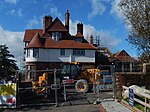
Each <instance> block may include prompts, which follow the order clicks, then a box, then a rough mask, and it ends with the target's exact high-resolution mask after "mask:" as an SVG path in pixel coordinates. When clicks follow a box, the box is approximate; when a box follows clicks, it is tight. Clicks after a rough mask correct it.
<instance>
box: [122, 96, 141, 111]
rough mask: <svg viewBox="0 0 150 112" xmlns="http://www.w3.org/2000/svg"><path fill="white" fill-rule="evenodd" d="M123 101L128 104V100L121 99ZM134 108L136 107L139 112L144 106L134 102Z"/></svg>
mask: <svg viewBox="0 0 150 112" xmlns="http://www.w3.org/2000/svg"><path fill="white" fill-rule="evenodd" d="M123 100H124V101H126V102H127V103H128V102H129V99H128V98H126V99H123ZM134 107H136V108H137V109H139V110H141V111H144V106H143V105H141V104H139V103H137V102H134Z"/></svg>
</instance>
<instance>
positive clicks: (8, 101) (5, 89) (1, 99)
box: [0, 83, 16, 108]
mask: <svg viewBox="0 0 150 112" xmlns="http://www.w3.org/2000/svg"><path fill="white" fill-rule="evenodd" d="M0 106H2V107H4V108H5V107H6V108H15V107H16V83H9V84H0Z"/></svg>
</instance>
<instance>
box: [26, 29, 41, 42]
mask: <svg viewBox="0 0 150 112" xmlns="http://www.w3.org/2000/svg"><path fill="white" fill-rule="evenodd" d="M36 33H39V35H40V36H42V34H43V30H42V29H27V30H25V34H24V39H23V42H29V41H31V40H32V38H33V37H34V35H35V34H36Z"/></svg>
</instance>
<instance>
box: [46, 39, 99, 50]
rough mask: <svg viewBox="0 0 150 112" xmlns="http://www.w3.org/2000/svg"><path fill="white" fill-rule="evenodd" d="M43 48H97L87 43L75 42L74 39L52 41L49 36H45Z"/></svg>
mask: <svg viewBox="0 0 150 112" xmlns="http://www.w3.org/2000/svg"><path fill="white" fill-rule="evenodd" d="M45 48H56V49H59V48H64V49H97V48H96V47H94V46H93V45H91V44H89V43H82V42H76V41H74V40H60V41H53V40H52V39H51V38H47V39H46V41H45Z"/></svg>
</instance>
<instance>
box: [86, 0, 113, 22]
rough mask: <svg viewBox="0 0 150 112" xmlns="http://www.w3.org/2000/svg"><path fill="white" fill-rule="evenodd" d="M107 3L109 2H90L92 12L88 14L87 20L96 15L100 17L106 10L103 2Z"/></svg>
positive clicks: (96, 0) (94, 0)
mask: <svg viewBox="0 0 150 112" xmlns="http://www.w3.org/2000/svg"><path fill="white" fill-rule="evenodd" d="M109 1H110V0H90V2H91V4H92V12H90V13H88V19H91V18H93V17H95V16H97V15H102V14H103V13H104V12H105V10H106V6H105V5H104V4H103V2H109Z"/></svg>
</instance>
